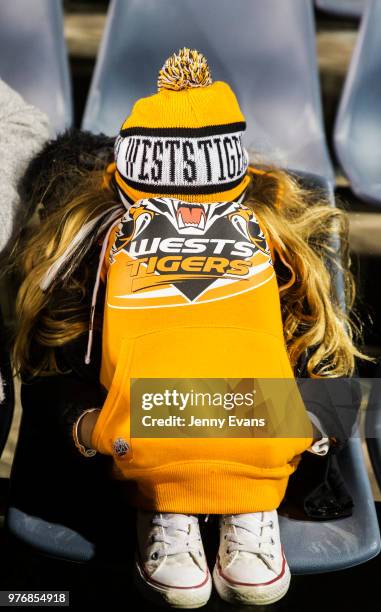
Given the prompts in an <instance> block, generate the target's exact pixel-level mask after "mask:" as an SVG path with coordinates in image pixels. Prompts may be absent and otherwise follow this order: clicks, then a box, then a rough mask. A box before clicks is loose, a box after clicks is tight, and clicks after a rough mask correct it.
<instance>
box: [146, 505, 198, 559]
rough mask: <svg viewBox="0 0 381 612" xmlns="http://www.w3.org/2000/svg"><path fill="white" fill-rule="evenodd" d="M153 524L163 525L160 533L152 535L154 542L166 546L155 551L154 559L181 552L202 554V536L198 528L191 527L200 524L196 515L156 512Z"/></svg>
mask: <svg viewBox="0 0 381 612" xmlns="http://www.w3.org/2000/svg"><path fill="white" fill-rule="evenodd" d="M152 524H153V525H156V526H158V527H161V530H160V533H156V534H153V535H152V542H161V543H162V544H163V545H164V546H163V547H162V548H161V549H160V550H157V551H155V553H153V555H154V557H153V558H154V559H159V558H161V557H165V556H170V555H179V554H181V553H193V554H195V555H200V552H201V548H200V544H201V537H200V533H199V531H198V529H196V530H193V529H191V527H192V526H195V525H197V524H198V519H197V518H196V517H195V516H192V515H187V514H156V515H155V516H154V518H153V519H152Z"/></svg>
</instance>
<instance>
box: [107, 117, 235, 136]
mask: <svg viewBox="0 0 381 612" xmlns="http://www.w3.org/2000/svg"><path fill="white" fill-rule="evenodd" d="M245 130H246V122H245V121H238V122H236V123H227V124H224V125H208V126H205V127H197V128H189V127H186V128H182V127H174V128H154V127H151V128H147V127H130V128H125V129H121V130H120V132H119V134H120V136H122V137H123V138H125V137H126V136H158V137H159V138H160V137H163V138H165V137H176V136H177V137H178V138H186V137H187V136H188V137H190V138H202V137H203V136H214V135H215V134H230V133H232V132H244V131H245Z"/></svg>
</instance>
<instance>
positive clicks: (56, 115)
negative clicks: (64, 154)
mask: <svg viewBox="0 0 381 612" xmlns="http://www.w3.org/2000/svg"><path fill="white" fill-rule="evenodd" d="M61 4H62V3H61V0H33V2H32V3H31V2H30V0H11V1H10V2H1V3H0V76H1V78H2V79H3V80H4V81H6V82H7V83H8V84H9V85H10V86H11V87H13V88H14V89H15V90H16V91H18V92H19V93H20V94H21V95H22V96H23V97H24V98H25V99H26V100H27V102H30V103H31V104H34V105H35V106H37V107H38V108H40V109H41V110H43V111H45V112H46V113H47V115H48V116H49V118H50V121H51V125H52V130H53V131H54V132H59V131H61V130H63V129H64V128H65V127H68V126H70V125H71V123H72V102H71V92H70V79H69V68H68V59H67V52H66V47H65V42H64V35H63V15H62V6H61Z"/></svg>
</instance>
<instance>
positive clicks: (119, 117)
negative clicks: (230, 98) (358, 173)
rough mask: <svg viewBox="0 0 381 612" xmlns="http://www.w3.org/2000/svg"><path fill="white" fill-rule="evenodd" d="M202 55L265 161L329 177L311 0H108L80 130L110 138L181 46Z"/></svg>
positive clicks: (253, 147)
mask: <svg viewBox="0 0 381 612" xmlns="http://www.w3.org/2000/svg"><path fill="white" fill-rule="evenodd" d="M184 46H188V47H194V48H197V49H199V50H200V51H202V52H203V53H204V54H205V55H206V57H207V58H208V62H209V65H210V67H211V70H212V76H213V78H214V80H226V81H227V82H228V83H229V84H230V85H231V86H232V87H233V89H234V91H235V92H236V93H237V95H238V98H239V101H240V104H241V107H242V110H243V112H244V114H245V116H246V120H247V132H246V147H247V148H248V149H249V150H250V151H252V152H253V153H254V155H256V156H259V158H261V159H263V160H264V161H271V162H276V163H277V164H280V165H282V166H284V167H288V168H295V169H297V170H301V171H306V172H311V173H315V174H318V175H321V176H325V177H326V178H328V179H329V180H330V181H333V171H332V167H331V163H330V160H329V157H328V153H327V148H326V143H325V136H324V132H323V129H322V120H321V102H320V90H319V82H318V74H317V65H316V53H315V26H314V16H313V8H312V3H311V2H309V1H307V2H306V1H305V0H282V2H279V0H266V2H262V1H261V0H252V1H249V2H248V1H247V0H235V1H234V2H231V0H208V2H205V1H204V0H182V1H181V2H173V0H160V3H158V2H157V1H156V0H139V2H136V1H134V0H112V2H111V5H110V8H109V13H108V19H107V26H106V30H105V33H104V36H103V40H102V44H101V48H100V52H99V55H98V60H97V64H96V69H95V72H94V76H93V80H92V84H91V88H90V93H89V97H88V101H87V105H86V109H85V114H84V120H83V128H85V129H88V130H90V131H92V132H95V133H97V132H105V133H106V134H108V135H115V134H116V133H117V132H118V131H119V128H120V126H121V124H122V122H123V120H124V118H125V117H126V115H127V114H128V113H129V112H130V110H131V108H132V105H133V103H134V102H135V101H136V100H137V99H138V98H140V97H142V96H148V95H151V94H153V93H155V88H156V81H157V74H158V70H159V68H160V67H161V65H162V64H163V63H164V61H165V60H166V58H167V57H169V55H171V54H172V53H173V52H174V51H177V50H178V49H179V48H180V47H184Z"/></svg>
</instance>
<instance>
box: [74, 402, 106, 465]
mask: <svg viewBox="0 0 381 612" xmlns="http://www.w3.org/2000/svg"><path fill="white" fill-rule="evenodd" d="M94 410H99V411H100V408H89V409H88V410H85V411H84V412H82V414H81V415H80V416H79V417H78V419H77V420H76V421H75V423H73V429H72V432H73V440H74V444H75V445H76V447H77V448H78V450H79V452H80V453H81V455H83V456H84V457H94V455H96V454H97V451H96V450H95V449H94V448H86V447H85V446H84V445H83V444H81V443H80V441H79V437H78V426H79V423H80V420H81V419H82V417H84V416H85V414H87V413H88V412H94Z"/></svg>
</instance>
